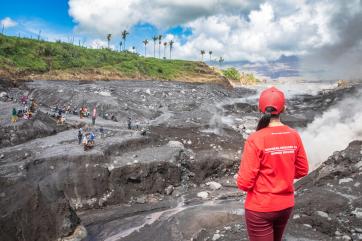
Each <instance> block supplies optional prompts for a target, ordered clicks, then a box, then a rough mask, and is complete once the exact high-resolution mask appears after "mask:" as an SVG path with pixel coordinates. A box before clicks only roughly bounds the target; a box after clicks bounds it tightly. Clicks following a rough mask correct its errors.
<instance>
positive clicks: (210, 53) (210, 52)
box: [209, 50, 212, 62]
mask: <svg viewBox="0 0 362 241" xmlns="http://www.w3.org/2000/svg"><path fill="white" fill-rule="evenodd" d="M209 55H210V62H211V55H212V51H211V50H209Z"/></svg>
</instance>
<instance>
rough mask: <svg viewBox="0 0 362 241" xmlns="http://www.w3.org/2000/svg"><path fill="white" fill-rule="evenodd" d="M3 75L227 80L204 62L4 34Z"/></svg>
mask: <svg viewBox="0 0 362 241" xmlns="http://www.w3.org/2000/svg"><path fill="white" fill-rule="evenodd" d="M0 78H7V79H25V80H27V79H48V80H50V79H55V80H56V79H62V80H98V79H99V80H122V79H158V80H180V81H187V82H214V83H223V82H225V80H224V79H223V78H222V77H221V75H220V74H219V73H217V72H215V71H213V70H212V69H211V68H210V67H209V66H207V65H206V64H204V63H200V62H193V61H183V60H160V59H156V58H144V57H141V56H138V55H137V54H133V53H129V52H121V53H120V52H115V51H111V50H108V49H87V48H84V47H78V46H75V45H72V44H68V43H52V42H44V41H37V40H32V39H24V38H17V37H9V36H4V35H1V34H0Z"/></svg>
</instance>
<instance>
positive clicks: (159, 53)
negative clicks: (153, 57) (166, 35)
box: [158, 34, 162, 59]
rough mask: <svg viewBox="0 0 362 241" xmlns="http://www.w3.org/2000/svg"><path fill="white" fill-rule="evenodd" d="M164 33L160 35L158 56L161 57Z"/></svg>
mask: <svg viewBox="0 0 362 241" xmlns="http://www.w3.org/2000/svg"><path fill="white" fill-rule="evenodd" d="M161 44H162V35H161V34H160V35H158V58H159V59H160V58H161Z"/></svg>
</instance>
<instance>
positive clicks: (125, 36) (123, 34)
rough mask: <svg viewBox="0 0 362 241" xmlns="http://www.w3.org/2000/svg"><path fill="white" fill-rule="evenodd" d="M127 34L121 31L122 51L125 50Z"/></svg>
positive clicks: (125, 31)
mask: <svg viewBox="0 0 362 241" xmlns="http://www.w3.org/2000/svg"><path fill="white" fill-rule="evenodd" d="M128 34H129V32H127V30H123V32H122V39H123V43H124V45H123V50H126V38H127V35H128Z"/></svg>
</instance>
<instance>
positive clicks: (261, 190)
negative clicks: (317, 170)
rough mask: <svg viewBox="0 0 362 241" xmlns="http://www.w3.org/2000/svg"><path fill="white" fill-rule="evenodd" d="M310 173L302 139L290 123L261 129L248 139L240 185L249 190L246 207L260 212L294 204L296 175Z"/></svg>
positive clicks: (242, 161)
mask: <svg viewBox="0 0 362 241" xmlns="http://www.w3.org/2000/svg"><path fill="white" fill-rule="evenodd" d="M307 174H308V161H307V156H306V153H305V151H304V147H303V144H302V140H301V139H300V136H299V134H298V133H297V131H296V130H294V129H292V128H290V127H288V126H285V125H284V126H274V127H266V128H264V129H261V130H259V131H257V132H255V133H253V134H252V135H250V136H249V138H248V139H247V140H246V142H245V146H244V151H243V155H242V158H241V162H240V169H239V173H238V177H237V185H238V187H239V188H240V189H242V190H244V191H246V192H247V196H246V200H245V208H246V209H248V210H252V211H257V212H272V211H279V210H283V209H285V208H289V207H293V206H294V187H293V182H294V179H298V178H301V177H304V176H306V175H307Z"/></svg>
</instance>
